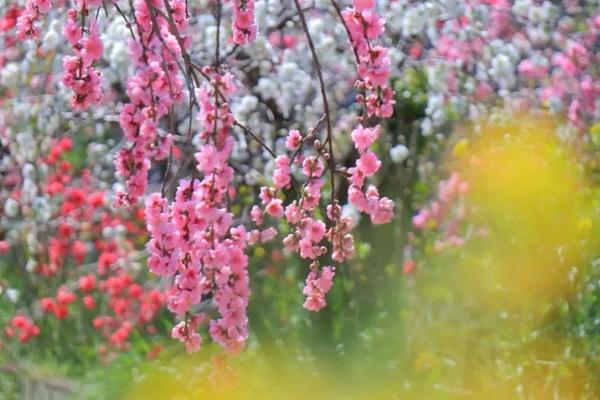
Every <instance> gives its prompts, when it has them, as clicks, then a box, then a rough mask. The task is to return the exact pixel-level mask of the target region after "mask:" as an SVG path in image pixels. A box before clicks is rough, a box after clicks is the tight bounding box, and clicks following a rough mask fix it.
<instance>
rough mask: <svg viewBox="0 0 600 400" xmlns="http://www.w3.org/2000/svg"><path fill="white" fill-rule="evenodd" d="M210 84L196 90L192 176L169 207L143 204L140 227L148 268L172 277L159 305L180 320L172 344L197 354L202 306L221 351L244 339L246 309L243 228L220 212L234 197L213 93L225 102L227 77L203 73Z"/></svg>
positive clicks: (229, 141)
mask: <svg viewBox="0 0 600 400" xmlns="http://www.w3.org/2000/svg"><path fill="white" fill-rule="evenodd" d="M203 73H205V74H207V75H211V82H210V84H209V83H206V84H205V85H204V86H203V87H201V89H200V90H199V91H198V99H199V102H200V104H201V109H200V114H199V118H198V119H199V120H200V122H201V123H202V128H203V130H202V132H201V133H200V135H199V136H200V137H201V138H202V139H203V140H204V141H205V143H204V144H203V145H202V146H201V148H200V150H199V151H198V152H197V153H196V161H197V172H198V173H199V174H200V175H201V177H198V178H196V174H194V176H193V177H192V179H191V180H182V181H181V182H180V184H179V187H178V189H177V193H176V195H175V200H174V201H173V202H172V203H170V204H169V202H168V201H167V200H166V199H165V198H163V197H162V195H160V194H159V193H154V194H151V195H150V196H149V197H148V198H147V201H146V220H147V224H148V230H149V231H150V233H151V236H152V239H151V240H150V242H149V243H148V246H147V249H148V251H149V253H150V259H149V265H150V269H151V270H152V271H153V272H155V273H156V274H158V275H161V276H164V277H168V278H172V285H171V286H170V288H169V290H168V293H167V306H168V308H169V309H170V310H171V311H172V312H173V313H175V314H176V315H178V316H180V317H183V318H184V320H183V321H182V322H181V323H180V324H179V325H177V326H176V327H175V328H174V329H173V337H174V338H176V339H178V340H180V341H182V342H184V343H185V345H186V348H187V350H188V351H197V350H198V349H199V347H200V342H201V340H200V335H199V334H198V332H197V328H198V326H199V324H200V322H201V321H204V319H205V318H204V312H205V311H203V310H202V309H201V308H202V304H201V303H204V302H205V301H211V299H212V302H213V303H214V304H215V305H216V308H217V311H218V314H219V317H218V318H214V319H212V320H210V322H209V328H208V330H209V333H210V335H211V337H212V339H213V340H214V341H215V342H217V343H219V344H220V345H221V346H223V347H225V348H226V349H227V350H228V351H229V352H234V353H235V352H237V351H239V350H240V349H241V348H243V346H244V343H245V341H246V338H247V336H248V328H247V316H246V307H247V305H248V297H249V295H250V289H249V280H248V272H247V266H248V257H247V256H246V254H245V248H246V245H247V242H248V240H249V236H248V235H247V233H246V230H245V228H244V227H243V226H235V225H234V220H233V214H232V213H231V211H230V210H229V209H228V199H229V197H230V196H232V195H234V193H235V191H234V188H233V187H232V180H233V169H232V168H231V167H230V166H229V165H228V160H229V157H230V154H231V150H232V148H233V138H232V137H231V135H230V130H231V126H232V124H233V117H232V115H231V112H230V111H229V108H228V105H227V103H225V102H222V101H220V100H218V99H219V95H217V90H218V91H219V92H218V93H220V94H221V95H223V96H227V95H228V94H230V93H232V92H233V91H234V90H235V86H234V85H233V77H232V76H231V75H229V74H226V75H220V74H218V73H216V72H215V71H213V70H212V69H210V68H205V69H204V70H203Z"/></svg>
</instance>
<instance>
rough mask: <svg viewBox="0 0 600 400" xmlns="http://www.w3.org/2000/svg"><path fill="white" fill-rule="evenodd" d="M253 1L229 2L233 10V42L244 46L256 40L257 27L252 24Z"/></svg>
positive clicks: (235, 0)
mask: <svg viewBox="0 0 600 400" xmlns="http://www.w3.org/2000/svg"><path fill="white" fill-rule="evenodd" d="M254 1H255V0H231V7H232V8H233V23H232V24H231V28H232V29H233V42H234V43H236V44H240V45H243V44H246V43H248V42H253V41H254V40H255V39H256V32H257V27H256V24H255V22H254V7H255V5H254Z"/></svg>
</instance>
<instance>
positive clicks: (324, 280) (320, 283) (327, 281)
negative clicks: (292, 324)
mask: <svg viewBox="0 0 600 400" xmlns="http://www.w3.org/2000/svg"><path fill="white" fill-rule="evenodd" d="M334 275H335V268H333V267H330V266H326V267H323V268H322V269H321V271H320V273H317V271H313V270H311V271H310V272H309V274H308V276H307V277H306V282H305V285H304V289H302V293H304V294H305V295H306V301H305V302H304V308H306V309H307V310H310V311H319V310H321V309H322V308H324V307H325V306H326V305H327V303H326V302H325V294H326V293H327V292H329V289H331V286H332V285H333V277H334Z"/></svg>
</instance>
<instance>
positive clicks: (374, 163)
mask: <svg viewBox="0 0 600 400" xmlns="http://www.w3.org/2000/svg"><path fill="white" fill-rule="evenodd" d="M379 129H380V128H379V125H376V126H374V127H372V128H365V127H363V126H362V125H359V126H358V127H357V128H356V129H354V130H353V131H352V142H353V143H354V146H355V148H356V150H357V151H358V152H359V155H360V157H359V158H358V160H357V161H356V166H355V167H352V168H350V169H348V173H349V174H350V187H349V188H348V198H349V199H350V202H351V203H352V204H354V205H355V206H356V208H358V209H359V210H360V211H361V212H364V213H366V214H368V215H370V216H371V221H372V222H373V223H374V224H387V223H388V222H390V221H391V219H392V218H393V216H394V202H393V201H392V200H390V199H388V198H387V197H380V196H379V191H378V190H377V188H376V187H375V186H373V185H369V187H367V188H365V179H366V178H369V177H371V176H373V175H374V174H375V173H376V172H377V170H379V168H380V166H381V161H379V159H378V158H377V155H376V154H375V153H374V152H373V151H370V150H369V148H370V147H371V146H372V145H373V143H374V142H375V140H377V137H378V136H379Z"/></svg>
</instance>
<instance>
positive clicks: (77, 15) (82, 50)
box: [63, 1, 103, 110]
mask: <svg viewBox="0 0 600 400" xmlns="http://www.w3.org/2000/svg"><path fill="white" fill-rule="evenodd" d="M78 3H79V7H80V9H79V10H76V9H74V8H72V9H70V10H68V11H67V22H66V23H65V26H64V28H63V34H64V35H65V38H66V39H67V41H68V42H69V43H70V44H71V46H72V47H73V51H74V52H75V55H74V56H64V58H63V69H64V73H63V84H64V85H65V86H66V87H68V88H70V89H71V90H72V91H73V96H72V97H71V107H73V109H75V110H84V109H86V108H88V107H89V106H90V105H91V104H95V103H98V102H99V101H100V100H101V99H102V78H101V75H100V72H98V71H97V70H96V68H94V62H96V61H98V60H99V59H100V58H101V57H102V51H103V46H102V41H101V40H100V34H99V33H98V27H97V25H96V23H95V22H90V23H89V26H88V28H87V29H86V28H85V16H86V15H88V14H89V13H90V11H91V10H90V9H89V8H88V7H90V6H92V7H93V6H99V5H101V3H102V2H101V1H100V2H99V1H88V2H85V1H83V2H78ZM79 23H81V26H80V25H79ZM86 30H87V34H86Z"/></svg>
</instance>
